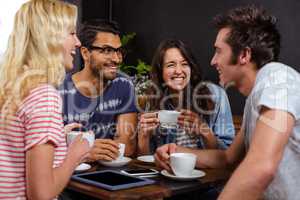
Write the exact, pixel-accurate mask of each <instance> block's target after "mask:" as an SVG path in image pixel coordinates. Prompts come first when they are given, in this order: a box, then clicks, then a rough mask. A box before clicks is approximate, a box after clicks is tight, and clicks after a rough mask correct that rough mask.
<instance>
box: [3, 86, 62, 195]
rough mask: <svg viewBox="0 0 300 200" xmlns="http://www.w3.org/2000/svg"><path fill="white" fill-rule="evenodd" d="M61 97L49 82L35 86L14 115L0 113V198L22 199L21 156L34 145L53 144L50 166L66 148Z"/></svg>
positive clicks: (60, 160) (23, 165)
mask: <svg viewBox="0 0 300 200" xmlns="http://www.w3.org/2000/svg"><path fill="white" fill-rule="evenodd" d="M61 105H62V104H61V98H60V96H59V94H58V92H57V90H56V89H55V88H54V87H52V86H50V85H42V86H39V87H37V88H35V89H33V90H32V91H30V94H29V95H28V96H27V97H26V98H25V99H24V100H23V101H22V103H21V105H20V106H19V108H18V111H17V112H16V114H15V115H14V116H11V117H8V118H7V119H5V120H4V119H3V116H1V113H0V199H26V178H25V174H26V172H25V161H26V160H25V158H26V157H25V156H26V151H27V150H30V149H31V148H33V147H34V146H36V145H40V144H45V143H48V142H50V143H51V144H53V145H54V147H55V153H54V163H53V167H58V166H59V165H60V164H61V163H62V162H63V160H64V158H65V156H66V152H67V146H66V142H65V136H64V132H63V121H62V109H61Z"/></svg>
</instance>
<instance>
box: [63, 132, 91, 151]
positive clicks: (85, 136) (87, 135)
mask: <svg viewBox="0 0 300 200" xmlns="http://www.w3.org/2000/svg"><path fill="white" fill-rule="evenodd" d="M80 134H82V138H83V139H86V140H87V141H88V142H89V146H90V147H92V146H93V145H94V141H95V134H94V133H92V132H80V131H71V132H69V133H68V134H67V144H68V145H70V144H71V143H72V142H73V140H74V139H75V138H76V136H78V135H80Z"/></svg>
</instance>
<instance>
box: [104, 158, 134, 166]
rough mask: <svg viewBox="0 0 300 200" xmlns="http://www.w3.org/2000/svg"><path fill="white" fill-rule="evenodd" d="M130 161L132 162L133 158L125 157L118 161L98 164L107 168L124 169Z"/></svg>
mask: <svg viewBox="0 0 300 200" xmlns="http://www.w3.org/2000/svg"><path fill="white" fill-rule="evenodd" d="M130 161H131V158H129V157H125V156H124V157H122V158H121V159H117V160H113V161H103V160H99V161H98V162H99V163H100V164H101V165H104V166H106V167H122V166H124V165H126V164H127V163H129V162H130Z"/></svg>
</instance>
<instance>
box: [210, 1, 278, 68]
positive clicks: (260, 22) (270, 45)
mask: <svg viewBox="0 0 300 200" xmlns="http://www.w3.org/2000/svg"><path fill="white" fill-rule="evenodd" d="M276 23H277V19H276V18H275V17H274V16H272V15H269V14H268V13H267V12H266V10H264V9H263V8H261V7H256V6H254V5H248V6H244V7H238V8H234V9H232V10H229V11H228V12H227V13H225V14H223V15H217V16H216V17H215V18H214V24H215V26H216V28H217V29H218V30H220V29H222V28H229V29H230V33H229V35H228V37H227V41H226V42H227V43H228V44H229V45H230V47H231V49H232V52H233V56H232V64H236V62H237V58H238V56H239V55H240V53H241V52H242V51H243V50H244V49H245V48H250V49H251V53H252V55H251V56H252V57H251V61H253V62H254V63H256V65H257V68H258V69H259V68H261V67H262V66H263V65H265V64H266V63H268V62H271V61H277V60H278V57H279V53H280V33H279V31H278V29H277V28H276Z"/></svg>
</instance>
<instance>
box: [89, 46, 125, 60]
mask: <svg viewBox="0 0 300 200" xmlns="http://www.w3.org/2000/svg"><path fill="white" fill-rule="evenodd" d="M87 48H88V49H89V50H90V51H93V50H95V51H97V52H99V53H101V54H104V55H107V56H109V55H110V56H112V55H113V53H116V54H117V56H119V57H122V58H124V57H125V55H126V51H125V49H124V48H123V47H119V48H114V47H112V46H104V47H100V46H95V45H90V46H89V47H87ZM106 49H109V50H110V52H106V53H105V50H106Z"/></svg>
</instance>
